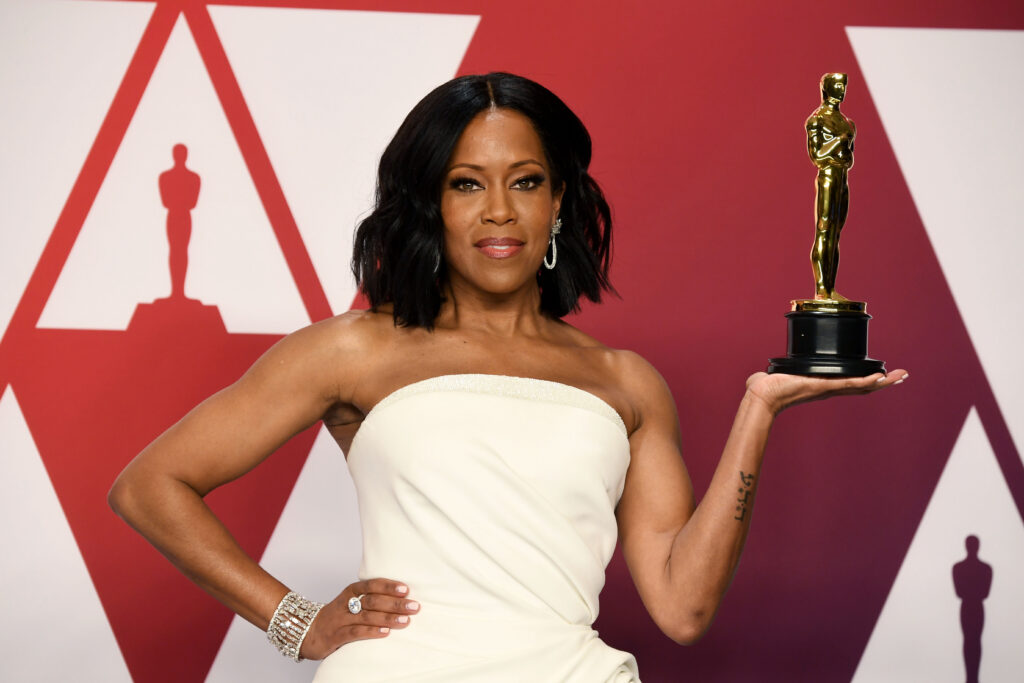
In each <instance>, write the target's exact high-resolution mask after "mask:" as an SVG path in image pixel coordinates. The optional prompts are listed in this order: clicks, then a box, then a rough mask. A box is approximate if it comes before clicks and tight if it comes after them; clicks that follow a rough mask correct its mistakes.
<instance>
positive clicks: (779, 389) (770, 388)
mask: <svg viewBox="0 0 1024 683" xmlns="http://www.w3.org/2000/svg"><path fill="white" fill-rule="evenodd" d="M908 376H909V375H908V374H907V371H906V370H893V371H892V372H890V373H889V374H887V375H883V374H882V373H880V372H878V373H875V374H873V375H868V376H867V377H840V378H835V379H833V378H824V377H804V376H802V375H786V374H782V373H773V374H771V375H769V374H768V373H765V372H755V373H754V374H753V375H751V376H750V377H748V378H747V395H749V396H751V397H752V398H754V399H757V400H758V401H760V402H762V403H763V404H764V405H765V407H767V408H768V410H770V411H771V413H772V415H778V414H779V413H781V412H782V411H783V410H785V409H786V408H789V407H790V406H795V405H797V404H799V403H807V402H808V401H820V400H822V399H825V398H829V397H832V396H843V395H846V394H868V393H871V392H873V391H878V390H879V389H884V388H885V387H889V386H892V385H894V384H899V383H900V382H902V381H903V380H905V379H906V378H907V377H908Z"/></svg>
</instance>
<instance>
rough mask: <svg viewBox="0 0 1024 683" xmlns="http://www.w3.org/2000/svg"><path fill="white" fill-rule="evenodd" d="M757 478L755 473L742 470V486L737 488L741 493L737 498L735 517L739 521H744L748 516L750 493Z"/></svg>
mask: <svg viewBox="0 0 1024 683" xmlns="http://www.w3.org/2000/svg"><path fill="white" fill-rule="evenodd" d="M755 478H756V477H754V475H753V474H744V473H743V470H740V487H739V488H738V489H736V490H737V491H738V492H739V494H740V495H739V497H738V498H737V499H736V503H737V505H736V516H735V517H733V519H735V520H736V521H738V522H742V521H743V520H744V519H746V517H747V505H748V504H749V503H750V494H751V492H752V490H753V487H754V479H755Z"/></svg>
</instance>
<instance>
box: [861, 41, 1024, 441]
mask: <svg viewBox="0 0 1024 683" xmlns="http://www.w3.org/2000/svg"><path fill="white" fill-rule="evenodd" d="M847 34H848V35H849V38H850V43H851V44H852V45H853V49H854V52H855V53H856V55H857V62H858V63H859V64H860V67H861V70H862V71H863V73H864V76H865V78H866V79H867V82H868V87H869V88H870V90H871V96H872V98H873V99H874V102H875V106H876V107H877V109H878V113H879V116H880V117H881V119H882V123H883V124H884V126H885V131H886V133H887V134H888V136H889V140H890V142H891V143H892V148H893V151H894V152H895V154H896V158H897V160H898V161H899V164H900V168H901V170H902V171H903V177H904V178H905V179H906V181H907V186H908V187H909V189H910V193H911V195H912V196H913V198H914V203H915V204H916V205H917V210H918V213H919V214H920V216H921V220H922V221H923V222H924V227H925V229H926V230H927V231H928V238H929V240H930V241H931V243H932V246H933V247H934V249H935V253H936V255H937V256H938V259H939V264H940V265H941V266H942V271H943V274H944V275H945V277H946V281H947V282H948V283H949V286H950V288H951V289H952V291H953V297H954V299H955V300H956V304H957V307H958V308H959V309H960V315H961V316H962V317H963V321H964V324H965V325H966V326H967V330H968V332H969V333H970V337H971V341H972V343H973V344H974V348H975V349H976V350H977V352H978V356H979V358H980V359H981V363H982V366H983V367H984V368H985V375H986V377H987V378H988V381H989V383H990V384H991V386H992V390H993V392H994V393H995V396H996V400H997V401H998V402H999V407H1000V409H1001V411H1002V414H1003V417H1004V419H1005V420H1006V422H1007V425H1008V426H1009V429H1010V433H1011V435H1012V436H1013V440H1014V441H1015V443H1016V444H1017V448H1018V450H1020V449H1021V447H1022V446H1024V382H1022V381H1021V380H1022V379H1024V354H1021V353H1020V340H1021V339H1022V338H1024V315H1020V313H1021V308H1022V307H1021V305H1020V303H1019V301H1018V300H1017V292H1018V291H1019V290H1020V264H1021V262H1022V261H1024V211H1021V209H1020V205H1021V197H1022V196H1024V164H1022V163H1021V159H1024V135H1021V134H1020V132H1019V129H1020V128H1021V126H1022V125H1024V88H1020V87H1019V83H1020V70H1021V65H1024V31H983V30H964V29H916V28H915V29H907V28H860V27H858V28H848V29H847ZM893 227H894V228H895V227H897V226H893ZM908 294H909V293H908ZM927 295H928V293H927V292H921V291H914V292H913V296H914V297H915V299H918V300H921V299H922V298H925V299H926V298H927Z"/></svg>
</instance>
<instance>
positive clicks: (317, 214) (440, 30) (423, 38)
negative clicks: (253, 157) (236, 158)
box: [210, 5, 480, 311]
mask: <svg viewBox="0 0 1024 683" xmlns="http://www.w3.org/2000/svg"><path fill="white" fill-rule="evenodd" d="M210 14H211V16H212V17H213V20H214V23H215V25H216V27H217V32H218V34H219V35H220V36H221V40H222V41H223V43H224V49H225V51H226V52H227V54H228V57H229V59H230V60H231V65H232V68H233V69H234V71H235V74H236V76H237V78H238V81H239V84H240V86H241V88H242V92H243V93H244V94H245V99H246V102H247V103H248V105H249V109H250V111H251V112H252V115H253V119H254V120H255V121H256V126H257V127H258V128H259V131H260V136H261V137H262V139H263V143H264V145H265V146H266V149H267V153H268V155H269V156H270V160H271V162H272V163H273V165H274V170H275V171H276V173H277V177H278V179H279V181H280V183H281V187H282V188H283V190H284V194H285V196H286V197H287V198H288V204H289V206H290V207H291V209H292V214H293V215H294V216H295V220H296V223H297V224H298V227H299V231H300V232H301V233H302V237H303V240H304V241H305V243H306V246H307V248H308V249H309V252H310V256H311V258H312V259H313V264H314V267H315V268H316V270H317V273H318V275H319V277H320V281H321V282H322V283H323V284H324V288H325V290H326V293H327V298H328V300H329V301H330V304H331V308H332V310H334V311H345V310H348V309H349V307H350V306H351V305H352V299H353V297H354V295H355V292H356V286H355V282H354V281H353V279H352V275H351V273H350V272H349V268H348V264H349V259H350V258H351V254H352V233H353V230H354V228H355V225H356V222H357V221H358V219H359V218H361V217H364V216H365V215H366V214H367V213H368V212H369V210H370V209H371V207H372V203H373V191H374V182H375V180H376V171H377V169H376V166H377V162H378V160H379V158H380V154H381V152H383V150H384V147H385V146H386V145H387V143H388V142H389V141H390V139H391V137H392V136H393V135H394V133H395V131H396V130H397V129H398V126H399V124H400V123H401V122H402V120H403V119H404V118H405V115H406V114H407V113H408V112H409V110H410V109H412V107H413V105H414V104H415V103H416V102H418V101H419V100H420V98H422V97H423V96H424V95H425V94H427V92H429V91H430V90H431V89H433V88H434V87H435V86H437V85H440V84H441V83H442V82H444V81H446V80H448V79H450V78H451V77H452V76H454V75H455V72H456V71H457V70H458V68H459V64H460V63H461V61H462V58H463V55H464V54H465V52H466V49H467V47H468V46H469V42H470V40H471V39H472V37H473V33H474V31H475V30H476V26H477V24H478V23H479V20H480V18H479V17H478V16H468V15H450V14H417V13H405V12H363V11H340V10H320V9H281V8H260V7H234V6H227V5H220V6H213V7H210ZM268 46H272V48H271V49H268Z"/></svg>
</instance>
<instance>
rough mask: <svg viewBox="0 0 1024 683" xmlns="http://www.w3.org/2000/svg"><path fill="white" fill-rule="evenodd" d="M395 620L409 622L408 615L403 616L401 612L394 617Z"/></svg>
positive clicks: (401, 622) (400, 622)
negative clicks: (400, 614) (398, 615)
mask: <svg viewBox="0 0 1024 683" xmlns="http://www.w3.org/2000/svg"><path fill="white" fill-rule="evenodd" d="M395 621H397V622H398V623H399V624H408V623H409V617H407V616H405V615H404V614H403V615H402V616H400V617H395Z"/></svg>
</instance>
